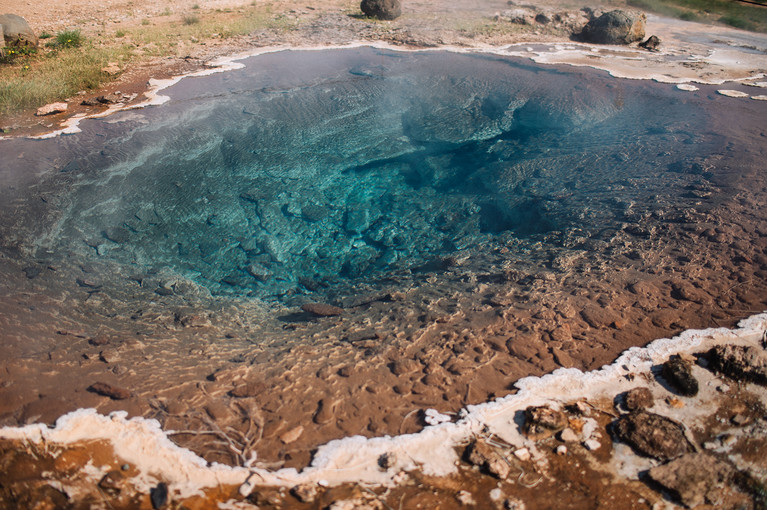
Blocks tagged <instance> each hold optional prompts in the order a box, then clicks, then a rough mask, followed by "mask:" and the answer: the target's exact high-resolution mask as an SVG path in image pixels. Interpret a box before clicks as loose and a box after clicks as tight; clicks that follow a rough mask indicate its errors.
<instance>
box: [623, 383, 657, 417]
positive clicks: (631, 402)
mask: <svg viewBox="0 0 767 510" xmlns="http://www.w3.org/2000/svg"><path fill="white" fill-rule="evenodd" d="M654 404H655V400H654V399H653V396H652V392H651V391H650V389H649V388H633V389H631V390H629V391H627V392H626V394H625V395H624V397H623V405H624V406H626V409H628V410H629V411H636V410H637V409H645V408H647V407H652V406H653V405H654Z"/></svg>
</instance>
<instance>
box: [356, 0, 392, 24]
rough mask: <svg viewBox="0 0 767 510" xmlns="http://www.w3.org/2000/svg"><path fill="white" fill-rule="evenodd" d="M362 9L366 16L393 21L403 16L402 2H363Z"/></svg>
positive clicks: (377, 0)
mask: <svg viewBox="0 0 767 510" xmlns="http://www.w3.org/2000/svg"><path fill="white" fill-rule="evenodd" d="M360 9H362V12H364V13H365V15H366V16H371V17H373V18H378V19H383V20H393V19H396V18H399V17H400V15H401V14H402V2H400V0H362V3H360Z"/></svg>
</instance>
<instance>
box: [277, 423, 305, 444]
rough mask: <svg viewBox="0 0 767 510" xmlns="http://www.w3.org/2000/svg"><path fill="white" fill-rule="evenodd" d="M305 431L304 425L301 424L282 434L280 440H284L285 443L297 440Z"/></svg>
mask: <svg viewBox="0 0 767 510" xmlns="http://www.w3.org/2000/svg"><path fill="white" fill-rule="evenodd" d="M303 433H304V427H303V426H302V425H299V426H298V427H295V428H292V429H290V430H288V431H287V432H285V433H284V434H282V435H281V436H280V441H282V442H283V443H285V444H290V443H292V442H294V441H295V440H297V439H298V438H299V437H301V434H303Z"/></svg>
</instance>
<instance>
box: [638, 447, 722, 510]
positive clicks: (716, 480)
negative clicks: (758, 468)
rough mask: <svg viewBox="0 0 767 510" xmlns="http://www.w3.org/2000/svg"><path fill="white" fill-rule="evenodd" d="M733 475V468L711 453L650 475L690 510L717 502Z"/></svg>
mask: <svg viewBox="0 0 767 510" xmlns="http://www.w3.org/2000/svg"><path fill="white" fill-rule="evenodd" d="M734 474H735V470H734V469H733V468H732V466H730V465H729V464H728V463H726V462H724V461H722V460H719V459H718V458H716V457H715V456H713V455H711V454H709V453H689V454H686V455H683V456H682V457H680V458H678V459H676V460H672V461H671V462H668V463H666V464H664V465H662V466H657V467H654V468H652V469H650V470H649V471H648V475H649V477H650V479H652V480H653V481H654V482H656V483H658V484H660V485H662V486H663V487H664V488H665V489H666V490H668V491H669V492H670V493H671V494H672V495H673V496H674V497H675V498H676V499H677V500H678V501H680V502H681V503H682V504H683V505H685V506H687V507H689V508H692V507H695V506H698V505H701V504H703V503H706V502H709V503H712V502H714V501H716V500H717V499H718V498H717V495H718V493H719V492H720V491H721V490H722V488H724V487H727V486H729V485H731V483H732V480H733V476H734Z"/></svg>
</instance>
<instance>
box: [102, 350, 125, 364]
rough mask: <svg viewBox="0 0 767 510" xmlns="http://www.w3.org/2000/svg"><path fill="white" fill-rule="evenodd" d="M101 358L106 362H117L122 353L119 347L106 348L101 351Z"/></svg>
mask: <svg viewBox="0 0 767 510" xmlns="http://www.w3.org/2000/svg"><path fill="white" fill-rule="evenodd" d="M99 358H100V359H101V361H103V362H104V363H115V362H116V361H118V360H119V359H120V353H119V352H118V351H117V349H104V350H103V351H101V353H99Z"/></svg>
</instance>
